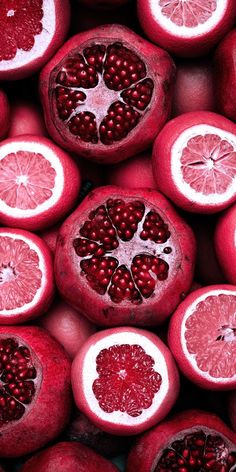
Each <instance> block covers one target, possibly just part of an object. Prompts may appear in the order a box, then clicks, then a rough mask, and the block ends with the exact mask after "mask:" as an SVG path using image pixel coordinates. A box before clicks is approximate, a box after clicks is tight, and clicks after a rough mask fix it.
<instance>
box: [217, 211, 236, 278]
mask: <svg viewBox="0 0 236 472" xmlns="http://www.w3.org/2000/svg"><path fill="white" fill-rule="evenodd" d="M215 250H216V255H217V258H218V260H219V263H220V266H221V268H222V270H223V272H224V274H225V277H226V278H227V280H228V281H229V282H230V283H232V284H234V285H236V204H234V205H233V206H232V207H231V208H229V209H228V210H227V211H225V212H224V213H223V214H222V215H221V216H220V218H219V220H218V222H217V225H216V229H215Z"/></svg>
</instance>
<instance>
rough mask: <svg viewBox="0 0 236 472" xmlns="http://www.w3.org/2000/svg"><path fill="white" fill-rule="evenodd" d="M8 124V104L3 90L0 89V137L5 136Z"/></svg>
mask: <svg viewBox="0 0 236 472" xmlns="http://www.w3.org/2000/svg"><path fill="white" fill-rule="evenodd" d="M9 126H10V106H9V102H8V98H7V95H6V93H5V92H4V90H2V89H0V139H3V138H5V136H6V134H7V131H8V129H9Z"/></svg>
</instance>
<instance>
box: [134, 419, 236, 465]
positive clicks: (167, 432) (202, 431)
mask: <svg viewBox="0 0 236 472" xmlns="http://www.w3.org/2000/svg"><path fill="white" fill-rule="evenodd" d="M235 464H236V435H235V434H234V433H233V431H231V430H230V429H229V428H228V426H226V425H225V424H224V423H223V421H222V420H221V419H220V418H218V416H216V415H214V414H212V413H208V412H203V411H199V410H187V411H183V412H182V413H179V414H177V415H175V416H174V417H172V418H171V419H169V420H167V421H164V422H163V423H161V424H159V425H158V426H156V427H155V428H153V429H152V430H150V431H148V432H147V433H145V434H144V435H143V436H141V437H140V438H139V439H138V441H137V442H136V444H135V446H134V447H133V448H132V450H131V452H130V454H129V457H128V464H127V468H126V472H137V471H142V472H164V471H165V472H172V471H179V472H187V471H195V470H196V471H207V470H209V471H212V472H213V471H221V472H223V471H224V472H226V471H227V472H228V471H233V470H234V468H235Z"/></svg>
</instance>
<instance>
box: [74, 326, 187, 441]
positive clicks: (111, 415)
mask: <svg viewBox="0 0 236 472" xmlns="http://www.w3.org/2000/svg"><path fill="white" fill-rule="evenodd" d="M72 389H73V394H74V399H75V402H76V404H77V406H78V408H79V410H80V411H82V413H84V414H85V415H86V416H87V417H88V418H89V419H90V420H91V421H92V423H94V424H95V426H98V427H99V428H101V429H102V430H104V431H107V432H108V433H112V434H122V435H132V434H138V433H141V432H142V431H145V430H146V429H148V428H150V427H151V426H153V425H154V424H156V423H157V422H158V421H161V419H162V418H164V417H165V416H166V415H167V414H168V412H169V411H170V409H171V407H172V406H173V404H174V403H175V400H176V398H177V396H178V393H179V376H178V371H177V368H176V365H175V362H174V360H173V357H172V355H171V353H170V351H169V349H168V348H167V347H166V345H165V344H164V343H163V342H162V341H161V340H160V339H159V338H158V337H157V336H156V335H155V334H153V333H150V332H149V331H145V330H141V329H137V328H129V327H122V328H112V329H108V330H103V331H100V332H98V333H95V334H93V335H92V336H90V338H89V339H88V340H87V341H86V342H85V343H84V344H83V346H82V347H81V349H80V350H79V352H78V354H77V356H76V357H75V359H74V361H73V363H72Z"/></svg>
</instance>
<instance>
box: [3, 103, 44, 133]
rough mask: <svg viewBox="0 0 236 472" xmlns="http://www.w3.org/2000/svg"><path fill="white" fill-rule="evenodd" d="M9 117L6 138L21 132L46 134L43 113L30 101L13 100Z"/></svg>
mask: <svg viewBox="0 0 236 472" xmlns="http://www.w3.org/2000/svg"><path fill="white" fill-rule="evenodd" d="M10 118H11V120H10V128H9V130H8V134H7V136H8V138H13V137H15V136H19V135H22V134H33V135H37V136H47V130H46V128H45V123H44V119H43V114H42V112H41V110H40V108H39V106H37V105H36V104H35V103H33V102H31V101H22V100H17V101H16V100H14V102H12V103H11V116H10Z"/></svg>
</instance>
